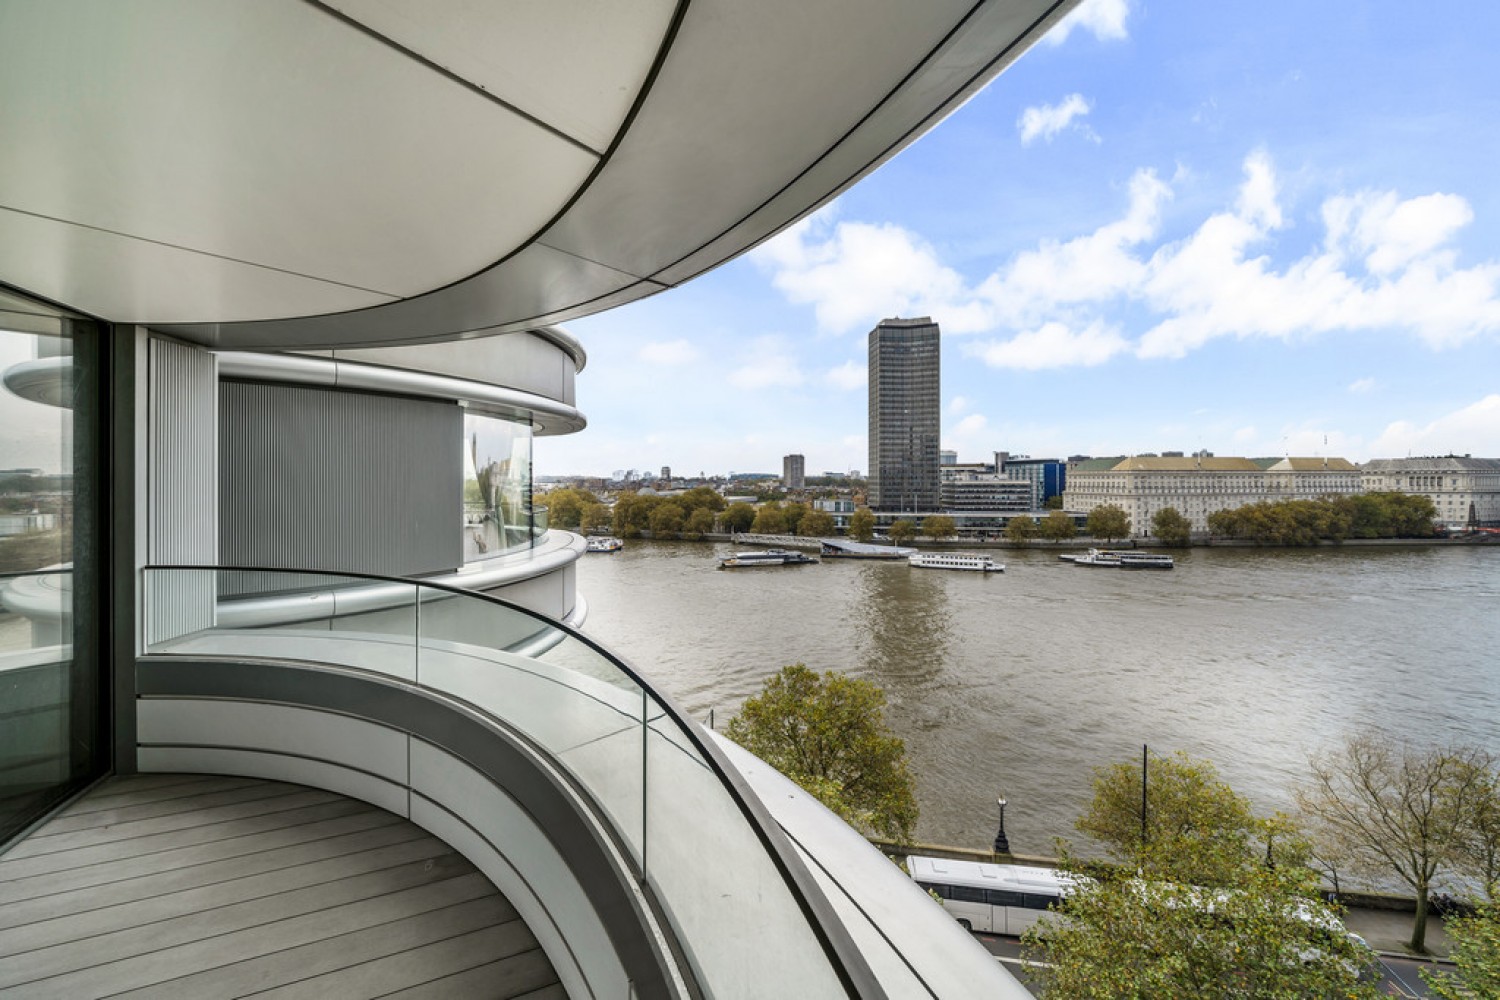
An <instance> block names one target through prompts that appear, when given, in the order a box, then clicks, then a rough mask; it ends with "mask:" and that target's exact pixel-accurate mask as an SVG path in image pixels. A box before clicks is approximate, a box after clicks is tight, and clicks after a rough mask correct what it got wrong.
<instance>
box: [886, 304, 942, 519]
mask: <svg viewBox="0 0 1500 1000" xmlns="http://www.w3.org/2000/svg"><path fill="white" fill-rule="evenodd" d="M940 336H941V335H940V332H939V330H938V325H937V324H936V323H934V322H933V321H932V318H931V317H929V316H919V317H917V318H916V319H886V320H881V321H880V325H879V326H877V327H875V329H873V330H871V331H870V507H871V508H872V509H874V510H885V511H912V512H916V511H935V510H937V509H938V503H939V499H940V494H941V480H940V477H939V474H938V443H939V434H940V428H939V396H940V394H941V392H940V390H941V386H940V374H941V363H940V353H939V338H940Z"/></svg>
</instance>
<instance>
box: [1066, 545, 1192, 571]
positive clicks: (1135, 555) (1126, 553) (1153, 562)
mask: <svg viewBox="0 0 1500 1000" xmlns="http://www.w3.org/2000/svg"><path fill="white" fill-rule="evenodd" d="M1058 558H1060V559H1063V560H1065V561H1067V562H1071V563H1072V564H1073V565H1074V566H1091V567H1094V568H1096V569H1172V568H1173V566H1174V565H1176V563H1175V561H1174V560H1173V559H1172V557H1171V556H1169V555H1164V554H1162V553H1160V552H1136V551H1134V550H1131V549H1089V550H1088V552H1086V553H1084V554H1083V555H1081V556H1059V557H1058Z"/></svg>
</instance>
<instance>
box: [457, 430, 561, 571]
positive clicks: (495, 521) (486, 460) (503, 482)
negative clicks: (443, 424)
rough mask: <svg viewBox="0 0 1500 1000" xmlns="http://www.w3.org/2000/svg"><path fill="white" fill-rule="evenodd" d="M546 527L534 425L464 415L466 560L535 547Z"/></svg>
mask: <svg viewBox="0 0 1500 1000" xmlns="http://www.w3.org/2000/svg"><path fill="white" fill-rule="evenodd" d="M544 527H545V526H544V525H542V524H540V523H534V518H533V516H532V510H531V425H530V424H529V423H524V422H521V421H516V420H506V419H504V418H502V417H491V416H486V415H483V414H478V413H468V414H465V415H464V526H463V531H464V561H465V562H475V561H477V560H481V559H492V558H494V557H495V556H498V555H503V554H505V553H507V552H511V551H514V550H516V549H518V548H525V547H529V546H530V545H531V544H532V542H533V540H534V539H535V537H536V535H537V533H538V532H539V531H541V530H542V529H543V528H544Z"/></svg>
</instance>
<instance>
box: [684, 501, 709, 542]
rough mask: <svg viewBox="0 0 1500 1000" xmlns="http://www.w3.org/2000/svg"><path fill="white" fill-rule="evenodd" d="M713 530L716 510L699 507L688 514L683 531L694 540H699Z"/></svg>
mask: <svg viewBox="0 0 1500 1000" xmlns="http://www.w3.org/2000/svg"><path fill="white" fill-rule="evenodd" d="M713 530H714V512H713V511H711V510H709V509H708V508H707V507H699V508H697V509H695V510H694V511H693V512H692V513H691V514H689V515H688V518H687V523H686V524H685V525H684V526H683V529H682V533H683V534H684V535H685V536H687V537H688V538H691V539H692V540H693V541H697V540H698V539H700V538H702V537H703V536H704V535H706V534H708V533H709V532H710V531H713Z"/></svg>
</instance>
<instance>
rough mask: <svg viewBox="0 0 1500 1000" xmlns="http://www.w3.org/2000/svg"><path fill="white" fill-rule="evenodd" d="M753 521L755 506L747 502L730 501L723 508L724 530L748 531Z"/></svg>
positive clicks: (734, 531)
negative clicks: (730, 502)
mask: <svg viewBox="0 0 1500 1000" xmlns="http://www.w3.org/2000/svg"><path fill="white" fill-rule="evenodd" d="M754 523H755V508H754V507H752V506H751V505H750V504H747V503H732V504H730V505H729V506H728V507H726V508H725V509H724V530H725V531H729V532H733V533H739V532H742V531H749V530H750V525H752V524H754Z"/></svg>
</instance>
